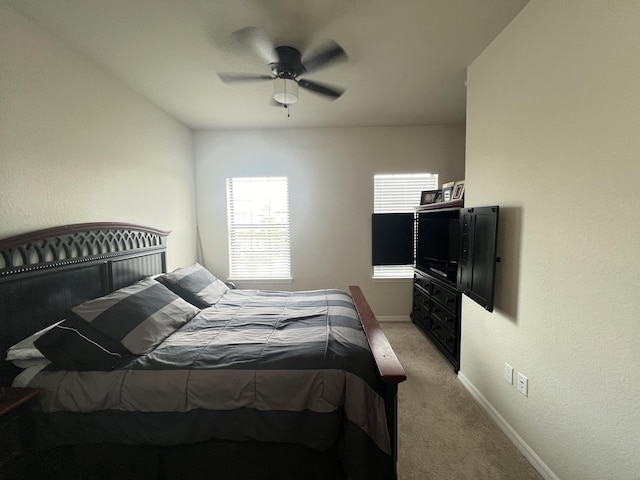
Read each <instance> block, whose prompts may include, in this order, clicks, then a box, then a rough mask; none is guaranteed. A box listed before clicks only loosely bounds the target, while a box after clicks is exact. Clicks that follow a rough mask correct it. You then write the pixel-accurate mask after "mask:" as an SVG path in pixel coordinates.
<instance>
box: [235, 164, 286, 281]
mask: <svg viewBox="0 0 640 480" xmlns="http://www.w3.org/2000/svg"><path fill="white" fill-rule="evenodd" d="M227 214H228V226H229V276H230V278H231V279H232V280H273V279H287V280H288V279H290V278H291V245H290V232H289V192H288V183H287V177H240V178H228V179H227Z"/></svg>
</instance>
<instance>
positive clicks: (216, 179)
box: [195, 126, 464, 316]
mask: <svg viewBox="0 0 640 480" xmlns="http://www.w3.org/2000/svg"><path fill="white" fill-rule="evenodd" d="M195 151H196V153H195V154H196V178H197V180H196V190H197V205H198V226H199V230H200V234H201V239H202V246H203V261H204V264H205V265H206V266H207V267H208V268H209V269H210V270H212V271H213V272H214V273H216V274H217V275H219V276H220V277H221V278H226V276H227V275H228V250H227V234H228V232H227V213H226V187H225V179H226V178H228V177H233V176H280V175H282V176H287V177H288V178H289V203H290V222H291V250H292V251H291V265H292V276H293V283H291V284H278V285H273V284H271V285H270V284H265V285H258V286H255V285H245V284H242V283H239V284H238V285H239V286H246V287H250V288H277V289H281V290H288V289H294V290H304V289H313V288H326V287H334V288H342V289H346V288H347V287H348V286H349V285H354V284H355V285H360V286H361V287H362V289H363V291H364V293H365V295H366V296H367V299H368V300H369V302H370V304H371V307H372V309H373V310H374V312H375V313H376V314H377V315H380V316H396V315H397V316H400V315H408V314H409V312H410V311H411V283H410V282H399V283H398V282H396V283H389V282H382V283H377V282H376V283H374V282H372V280H371V275H372V271H373V270H372V267H371V214H372V213H373V176H374V174H377V173H411V172H422V171H432V172H435V173H438V174H439V175H440V180H441V181H445V182H446V181H448V180H458V179H461V178H463V175H464V128H463V127H462V126H434V127H393V128H382V127H380V128H348V129H332V128H326V129H291V130H262V131H257V130H256V131H227V130H221V131H212V132H198V133H196V134H195Z"/></svg>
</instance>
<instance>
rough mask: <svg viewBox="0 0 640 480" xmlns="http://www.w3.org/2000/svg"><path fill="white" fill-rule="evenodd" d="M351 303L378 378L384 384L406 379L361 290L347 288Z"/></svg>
mask: <svg viewBox="0 0 640 480" xmlns="http://www.w3.org/2000/svg"><path fill="white" fill-rule="evenodd" d="M349 291H350V292H351V297H352V298H353V303H354V304H355V306H356V310H357V311H358V315H360V320H361V321H362V326H363V328H364V333H365V334H366V335H367V340H368V341H369V346H370V347H371V352H372V353H373V358H374V359H375V361H376V364H377V365H378V372H379V374H380V378H381V379H382V381H383V382H385V383H396V384H397V383H401V382H404V381H405V380H406V379H407V374H406V373H405V371H404V368H402V365H401V364H400V361H399V360H398V357H397V356H396V354H395V352H394V351H393V348H391V344H390V343H389V340H388V339H387V336H386V335H385V334H384V331H383V330H382V327H381V326H380V323H379V322H378V319H377V318H376V316H375V315H374V313H373V311H372V310H371V307H370V306H369V303H368V302H367V299H366V298H365V297H364V294H363V293H362V289H361V288H360V287H358V286H354V285H351V286H349Z"/></svg>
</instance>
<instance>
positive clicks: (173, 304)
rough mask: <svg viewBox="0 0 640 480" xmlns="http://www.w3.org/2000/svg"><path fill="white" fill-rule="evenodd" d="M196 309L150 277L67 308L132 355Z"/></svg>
mask: <svg viewBox="0 0 640 480" xmlns="http://www.w3.org/2000/svg"><path fill="white" fill-rule="evenodd" d="M199 312H200V310H199V309H198V308H196V307H195V306H193V305H191V304H190V303H188V302H186V301H185V300H183V299H182V298H180V297H179V296H178V295H176V294H175V293H173V292H172V291H171V290H169V289H168V288H167V287H165V286H164V285H162V284H161V283H158V282H157V281H155V280H154V279H152V278H146V279H144V280H141V281H140V282H137V283H134V284H133V285H131V286H128V287H124V288H121V289H120V290H117V291H115V292H113V293H111V294H109V295H106V296H104V297H100V298H97V299H95V300H89V301H88V302H85V303H83V304H81V305H77V306H75V307H73V308H72V309H71V312H70V313H69V316H68V317H67V318H71V317H73V316H75V317H77V318H80V319H82V320H84V321H85V322H88V323H89V324H90V325H91V326H92V327H93V328H94V329H96V330H98V331H99V332H101V333H103V334H105V335H106V336H107V337H109V338H111V339H113V340H115V341H117V342H120V343H121V344H122V345H123V346H124V347H125V348H126V349H127V350H128V351H130V352H131V353H133V354H136V355H142V354H145V353H147V352H150V351H151V350H153V348H155V347H156V346H157V345H158V344H159V343H160V342H162V341H163V340H164V339H165V338H167V337H168V336H169V335H171V334H172V333H173V332H174V331H175V330H177V329H178V328H180V327H181V326H182V325H184V324H185V323H187V322H188V321H189V320H191V319H192V318H193V317H195V316H196V315H197V314H198V313H199Z"/></svg>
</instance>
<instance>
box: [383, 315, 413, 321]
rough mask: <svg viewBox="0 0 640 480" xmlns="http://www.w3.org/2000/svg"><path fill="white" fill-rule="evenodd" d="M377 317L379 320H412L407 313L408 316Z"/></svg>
mask: <svg viewBox="0 0 640 480" xmlns="http://www.w3.org/2000/svg"><path fill="white" fill-rule="evenodd" d="M376 318H377V319H378V321H379V322H410V321H411V318H410V317H409V316H408V315H406V316H402V315H400V316H388V317H379V316H377V315H376Z"/></svg>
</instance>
